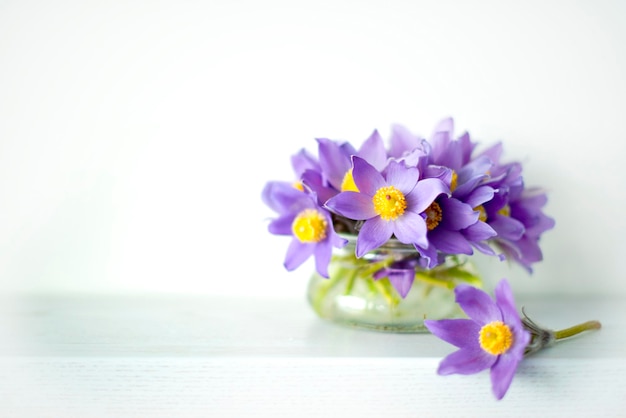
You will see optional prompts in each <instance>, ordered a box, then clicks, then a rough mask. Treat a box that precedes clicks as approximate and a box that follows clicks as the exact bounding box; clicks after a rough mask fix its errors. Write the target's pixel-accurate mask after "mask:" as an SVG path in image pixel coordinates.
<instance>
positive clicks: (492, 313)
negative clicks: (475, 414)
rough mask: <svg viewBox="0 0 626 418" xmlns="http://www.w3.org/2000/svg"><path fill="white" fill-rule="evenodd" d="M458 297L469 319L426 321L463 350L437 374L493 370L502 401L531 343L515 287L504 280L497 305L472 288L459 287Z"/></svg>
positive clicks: (497, 293)
mask: <svg viewBox="0 0 626 418" xmlns="http://www.w3.org/2000/svg"><path fill="white" fill-rule="evenodd" d="M455 294H456V301H457V303H458V304H459V305H460V306H461V308H462V309H463V311H465V313H466V314H467V315H468V316H469V319H442V320H437V321H434V320H426V321H424V324H425V325H426V327H427V328H428V329H429V330H430V332H432V333H433V334H434V335H436V336H437V337H439V338H441V339H442V340H444V341H446V342H449V343H450V344H452V345H455V346H456V347H458V348H459V350H457V351H455V352H453V353H452V354H450V355H448V356H447V357H446V358H444V359H443V360H442V361H441V363H440V364H439V368H438V370H437V373H439V374H440V375H449V374H454V373H458V374H474V373H478V372H480V371H482V370H486V369H490V370H491V386H492V390H493V393H494V395H495V396H496V398H498V399H502V397H504V395H505V393H506V391H507V390H508V389H509V386H510V385H511V381H512V380H513V376H514V375H515V371H516V370H517V366H518V364H519V362H520V361H521V360H522V358H523V357H524V350H525V349H526V347H527V346H528V344H529V343H530V339H531V336H530V333H529V332H528V331H527V330H526V329H525V328H524V326H523V324H522V321H521V319H520V316H519V314H518V313H517V310H516V308H515V301H514V299H513V293H512V292H511V287H510V286H509V283H508V282H507V281H506V280H504V279H503V280H501V281H500V282H499V283H498V285H497V286H496V291H495V296H496V297H495V302H494V301H493V300H492V299H491V298H490V297H489V295H487V293H485V292H484V291H482V290H479V289H476V288H475V287H472V286H468V285H459V286H457V287H456V289H455Z"/></svg>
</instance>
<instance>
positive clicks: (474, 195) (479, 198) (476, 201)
mask: <svg viewBox="0 0 626 418" xmlns="http://www.w3.org/2000/svg"><path fill="white" fill-rule="evenodd" d="M493 195H494V190H493V188H492V187H489V186H480V187H477V188H475V189H474V190H473V191H472V192H471V193H470V194H469V195H468V196H467V197H466V198H465V199H463V200H464V201H465V203H467V204H468V205H470V206H471V207H472V208H475V207H477V206H480V205H482V204H483V203H485V202H488V201H490V200H491V199H493Z"/></svg>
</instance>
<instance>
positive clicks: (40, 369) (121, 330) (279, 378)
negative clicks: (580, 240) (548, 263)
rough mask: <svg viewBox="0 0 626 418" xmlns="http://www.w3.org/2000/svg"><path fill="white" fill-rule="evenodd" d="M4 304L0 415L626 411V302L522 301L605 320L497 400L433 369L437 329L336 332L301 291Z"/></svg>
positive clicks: (529, 306)
mask: <svg viewBox="0 0 626 418" xmlns="http://www.w3.org/2000/svg"><path fill="white" fill-rule="evenodd" d="M1 300H2V304H1V306H0V314H1V316H0V416H1V417H7V418H21V417H29V418H30V417H37V418H44V417H54V418H65V417H72V418H73V417H80V418H88V417H116V418H117V417H150V418H151V417H248V416H251V417H252V416H254V417H256V416H268V417H308V416H317V417H324V418H328V417H370V416H371V417H374V416H388V417H445V416H454V417H485V416H498V417H517V416H520V417H521V416H524V417H556V416H563V417H578V416H580V417H599V416H602V417H626V332H625V330H626V328H625V327H626V300H624V298H618V297H600V296H594V297H591V296H590V297H587V298H574V297H571V298H565V297H559V298H553V299H549V298H546V297H541V298H538V297H530V298H526V299H524V298H520V297H518V303H519V302H522V304H523V306H525V308H526V311H527V313H528V314H529V315H531V316H532V318H533V319H534V320H535V321H536V322H538V323H540V324H542V325H545V326H549V327H551V328H564V327H567V326H569V325H574V324H575V323H579V322H584V321H586V320H589V319H598V320H600V321H601V322H602V323H603V329H601V330H599V331H594V332H589V333H587V334H585V335H582V336H579V337H574V338H572V339H570V340H567V341H563V342H561V343H559V344H557V345H556V346H554V347H551V348H549V349H547V350H544V351H542V352H540V353H539V354H537V355H535V356H532V357H529V358H527V359H525V360H524V362H522V364H521V365H520V367H519V369H518V372H517V375H516V377H515V379H514V381H513V384H512V386H511V388H510V389H509V392H508V393H507V395H506V396H505V398H504V399H503V400H501V401H496V400H495V398H494V397H493V396H492V394H491V390H490V382H489V375H488V373H487V372H483V373H480V374H478V375H472V376H458V375H453V376H445V377H443V376H438V375H437V374H436V372H435V371H436V368H437V364H438V362H439V361H440V359H441V358H442V357H444V356H445V355H446V354H448V353H449V352H451V351H453V350H454V347H452V346H450V345H448V344H446V343H444V342H442V341H440V340H438V339H437V338H435V337H434V336H432V335H428V334H386V333H378V332H373V331H361V330H356V329H348V328H344V327H341V326H337V325H334V324H331V323H327V322H325V321H323V320H321V319H318V318H317V317H316V316H315V315H314V313H313V312H312V310H311V309H310V308H309V306H308V305H307V303H306V301H304V300H281V299H276V300H271V299H243V298H242V299H237V298H216V297H210V296H191V295H119V296H103V295H85V296H69V295H65V296H64V295H39V296H34V295H31V296H15V295H13V296H5V297H3V298H2V299H1ZM522 304H520V306H521V305H522Z"/></svg>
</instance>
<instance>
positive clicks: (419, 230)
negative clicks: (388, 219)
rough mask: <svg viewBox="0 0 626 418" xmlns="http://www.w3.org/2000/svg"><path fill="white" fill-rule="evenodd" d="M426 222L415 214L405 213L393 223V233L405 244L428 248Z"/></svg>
mask: <svg viewBox="0 0 626 418" xmlns="http://www.w3.org/2000/svg"><path fill="white" fill-rule="evenodd" d="M426 231H427V229H426V222H425V221H424V218H422V217H421V216H420V215H418V214H417V213H415V212H405V213H404V215H402V216H401V217H399V218H398V219H396V220H395V222H393V233H394V234H395V236H396V238H398V241H400V242H402V243H404V244H416V245H419V246H421V247H424V248H425V247H428V238H427V236H426Z"/></svg>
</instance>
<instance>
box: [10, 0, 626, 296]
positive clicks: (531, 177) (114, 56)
mask: <svg viewBox="0 0 626 418" xmlns="http://www.w3.org/2000/svg"><path fill="white" fill-rule="evenodd" d="M625 17H626V3H624V2H621V1H619V0H615V1H606V0H604V1H594V2H591V1H550V2H545V1H525V2H520V1H472V2H467V1H438V2H434V1H415V0H407V1H399V0H387V1H384V2H383V1H331V0H316V1H307V2H298V1H287V0H285V1H280V0H268V1H263V2H259V1H235V0H233V1H226V0H212V1H185V0H176V1H174V0H172V1H169V0H165V1H160V2H154V1H147V0H146V1H114V0H111V1H107V0H103V1H84V0H76V1H74V0H57V1H43V0H41V1H32V0H31V1H29V0H25V1H2V0H0V291H2V292H13V291H18V292H30V291H36V292H47V291H55V292H56V291H59V292H85V291H95V292H129V291H156V292H161V291H165V292H198V293H212V294H220V295H222V294H223V295H231V294H240V295H259V296H266V295H277V296H285V297H292V296H295V297H302V296H303V295H304V292H305V289H306V282H307V280H308V276H309V274H310V273H311V271H312V269H313V266H312V264H307V265H305V266H303V267H301V268H300V269H299V270H297V271H295V272H292V273H288V272H286V271H285V270H284V269H283V267H282V261H283V257H284V253H285V250H286V248H287V244H288V238H284V237H276V236H272V235H270V234H269V233H267V232H266V226H267V218H268V217H269V216H272V215H273V214H272V212H271V211H270V210H269V209H268V208H266V207H265V206H264V205H263V204H262V202H261V200H260V192H261V189H262V187H263V185H264V184H265V182H266V181H268V180H276V179H285V180H291V175H292V173H291V166H290V163H289V158H290V156H291V155H292V154H293V153H295V152H296V151H298V150H299V149H300V148H302V147H307V148H310V149H314V147H315V142H314V138H315V137H319V136H325V137H330V138H334V139H346V140H350V141H352V142H354V143H356V144H359V143H360V142H361V141H362V140H364V139H365V137H366V136H368V135H369V134H370V133H371V131H372V130H373V129H375V128H377V129H379V130H380V131H381V132H382V133H383V134H384V135H386V134H387V133H388V131H389V127H390V125H391V124H392V123H402V124H405V125H406V126H407V127H409V128H410V129H412V130H413V131H415V132H416V133H421V134H424V135H427V134H429V133H430V131H431V129H432V128H433V126H434V124H435V123H436V122H437V121H438V120H439V119H441V118H443V117H446V116H453V117H454V118H455V121H456V126H457V129H458V131H459V133H460V131H462V130H468V131H469V132H470V134H471V135H472V136H473V138H474V139H476V140H478V141H480V143H481V144H484V145H485V146H487V145H489V144H491V143H493V142H495V141H497V140H503V141H504V143H505V158H506V159H508V160H521V161H523V162H524V164H525V166H524V170H525V178H526V182H527V184H528V185H538V186H544V187H545V188H547V189H548V190H549V198H550V202H549V205H548V207H547V208H546V212H547V213H548V214H550V215H551V216H553V217H554V218H555V219H556V221H557V226H556V228H555V229H554V230H552V231H550V232H548V233H546V234H545V236H544V238H543V240H542V247H543V249H544V256H545V261H544V262H543V263H541V264H540V265H538V266H537V268H536V271H535V274H534V275H533V276H528V275H527V274H526V273H524V272H522V271H521V270H519V269H515V268H513V269H510V268H509V267H508V266H507V265H506V264H502V263H497V262H495V261H492V260H486V261H484V263H485V268H486V270H485V273H486V275H487V276H488V277H493V278H494V280H495V279H496V278H497V277H501V276H507V277H509V278H511V281H512V283H513V286H514V288H515V289H516V291H518V292H575V293H578V292H580V293H588V292H607V293H608V292H611V293H614V292H620V293H626V286H625V285H624V281H626V277H625V276H624V274H623V267H622V261H623V260H624V257H625V255H626V239H625V237H626V221H625V217H624V215H623V210H624V208H625V207H626V199H625V190H626V189H625V185H626V173H625V170H624V163H623V162H624V158H625V157H626V146H625V140H626V122H625V120H624V117H625V116H626V81H625V78H624V75H625V74H626V25H625V23H626V22H625ZM481 264H482V262H481Z"/></svg>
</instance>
